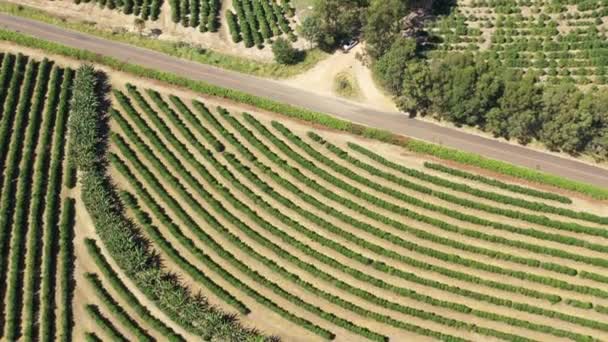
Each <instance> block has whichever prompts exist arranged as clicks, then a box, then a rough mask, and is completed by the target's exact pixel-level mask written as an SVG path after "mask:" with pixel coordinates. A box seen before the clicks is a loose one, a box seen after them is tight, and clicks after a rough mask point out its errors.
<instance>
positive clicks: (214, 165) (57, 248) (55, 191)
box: [0, 53, 608, 341]
mask: <svg viewBox="0 0 608 342" xmlns="http://www.w3.org/2000/svg"><path fill="white" fill-rule="evenodd" d="M0 62H1V64H0V85H2V86H1V87H0V101H1V102H2V106H1V107H0V108H1V110H2V112H0V115H1V116H0V135H1V136H2V141H7V142H8V143H7V144H2V145H0V162H1V163H2V164H1V165H2V175H1V178H0V183H1V185H2V192H1V193H0V201H1V206H0V210H1V212H2V215H1V216H0V224H1V226H0V228H2V229H1V230H0V233H2V235H0V238H1V239H0V241H2V245H0V247H1V248H2V251H3V253H2V254H1V255H2V256H3V258H2V259H1V263H0V271H1V272H2V275H3V279H4V286H3V287H2V293H1V294H2V307H1V308H2V312H1V313H2V317H3V319H2V329H1V330H0V331H2V338H3V339H6V340H15V339H23V340H28V341H29V340H54V339H59V340H63V341H69V340H78V341H80V340H87V341H99V340H112V341H115V340H116V341H132V340H141V341H155V340H156V341H165V340H169V341H190V340H198V339H200V338H201V337H203V338H207V339H211V340H230V341H259V340H261V339H262V340H268V339H269V338H268V337H267V336H278V337H280V338H282V339H283V340H287V341H292V340H294V341H315V340H331V339H335V340H340V341H354V340H373V341H403V340H416V341H419V340H420V341H424V340H429V341H432V340H449V341H477V340H505V341H548V340H549V341H568V340H570V341H593V340H604V339H606V337H607V336H608V323H606V322H607V319H606V317H608V316H607V315H608V287H607V284H608V277H606V275H605V274H606V269H607V268H608V262H607V261H606V260H607V259H606V257H605V256H606V252H607V251H608V233H606V230H605V227H606V225H607V224H608V210H607V209H606V205H605V203H603V202H597V201H595V202H593V201H591V200H589V199H587V198H584V197H582V195H580V194H573V193H566V192H557V191H553V190H551V189H546V188H545V189H539V188H534V187H531V186H530V185H528V184H523V183H520V182H517V181H514V180H513V179H508V178H506V177H504V176H498V175H487V174H486V175H477V174H475V173H473V172H472V171H471V170H467V169H466V168H465V167H462V166H460V165H455V164H449V165H448V164H446V163H445V162H442V161H437V160H429V159H428V158H426V157H422V156H419V155H414V154H404V152H403V151H404V150H401V149H400V148H399V147H396V146H392V145H388V144H384V143H380V142H373V141H369V140H366V139H363V138H360V137H359V138H357V137H353V136H350V135H348V134H345V133H338V132H333V131H328V130H321V129H318V128H315V129H312V128H311V127H310V126H307V125H305V124H303V123H300V122H295V121H291V120H285V119H283V120H282V121H281V122H279V121H277V118H278V116H275V115H273V114H269V113H262V112H258V111H257V110H256V109H255V108H249V111H250V113H242V108H239V107H238V106H237V105H234V104H232V103H229V102H221V101H220V100H218V99H214V98H208V99H203V98H200V97H196V94H191V93H187V92H184V91H182V90H176V89H167V88H164V87H163V86H162V85H160V84H155V85H154V87H155V88H156V89H150V88H149V87H150V86H151V85H150V84H151V83H147V82H145V81H143V80H134V81H133V82H134V83H137V85H134V84H131V83H125V82H126V81H124V76H118V77H114V76H115V75H114V74H112V73H110V74H107V75H105V74H100V73H99V72H98V71H96V70H94V69H93V68H92V67H91V66H82V67H80V68H78V69H77V70H73V69H70V68H66V67H61V66H59V65H56V63H54V62H52V61H49V60H46V59H45V60H41V61H36V60H34V59H32V58H28V57H25V56H23V55H12V54H8V53H5V54H1V60H0ZM104 75H105V76H104ZM107 76H109V77H108V78H106V77H107ZM174 94H175V95H174ZM176 95H179V96H176ZM218 104H219V105H222V106H225V108H224V107H221V106H218ZM75 170H76V171H75ZM30 188H31V189H32V190H29V189H30ZM9 198H15V200H10V199H9ZM22 288H23V291H21V289H22ZM254 328H255V329H259V330H253V329H254Z"/></svg>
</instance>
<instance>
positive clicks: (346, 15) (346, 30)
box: [274, 0, 367, 50]
mask: <svg viewBox="0 0 608 342" xmlns="http://www.w3.org/2000/svg"><path fill="white" fill-rule="evenodd" d="M366 5H367V1H366V0H352V1H342V0H317V1H315V4H314V9H313V11H312V13H310V14H309V15H308V18H311V19H306V21H305V24H304V27H303V34H304V36H305V37H306V38H307V39H309V40H311V41H312V42H313V43H315V44H317V45H318V46H319V47H320V48H321V49H323V50H333V49H334V48H336V47H337V46H338V44H340V42H341V41H342V40H343V39H350V38H354V37H357V36H358V35H359V33H360V31H361V27H362V25H363V24H362V18H363V17H364V16H363V15H362V14H363V13H364V11H365V7H366ZM274 6H275V13H276V12H278V11H281V9H280V7H279V5H278V4H276V3H275V4H274ZM277 16H278V13H277ZM314 27H316V28H314Z"/></svg>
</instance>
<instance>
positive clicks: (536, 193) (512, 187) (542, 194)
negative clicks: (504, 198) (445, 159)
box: [424, 162, 572, 204]
mask: <svg viewBox="0 0 608 342" xmlns="http://www.w3.org/2000/svg"><path fill="white" fill-rule="evenodd" d="M424 166H425V167H427V168H429V169H431V170H435V171H439V172H443V173H446V174H449V175H452V176H456V177H460V178H464V179H468V180H472V181H476V182H480V183H484V184H487V185H491V186H494V187H497V188H500V189H504V190H508V191H511V192H515V193H518V194H523V195H527V196H532V197H538V198H542V199H546V200H552V201H556V202H560V203H565V204H571V203H572V200H571V199H570V198H568V197H565V196H562V195H558V194H554V193H551V192H546V191H540V190H536V189H532V188H528V187H524V186H520V185H517V184H510V183H505V182H503V181H500V180H498V179H493V178H488V177H485V176H482V175H477V174H473V173H470V172H466V171H462V170H458V169H454V168H451V167H447V166H445V165H441V164H436V163H429V162H425V163H424Z"/></svg>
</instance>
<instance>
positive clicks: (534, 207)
mask: <svg viewBox="0 0 608 342" xmlns="http://www.w3.org/2000/svg"><path fill="white" fill-rule="evenodd" d="M349 146H351V148H353V149H357V150H358V151H364V152H365V155H367V156H368V157H370V158H372V159H373V160H375V161H378V162H380V163H381V164H382V165H384V166H387V167H389V168H391V169H394V170H397V171H399V172H401V173H403V174H405V175H408V176H410V177H415V178H418V179H421V180H424V181H426V182H429V183H432V184H435V185H438V186H441V187H445V188H449V189H452V190H456V191H460V192H465V193H468V194H471V195H473V196H476V197H480V198H484V199H487V200H491V201H495V202H498V203H503V204H507V205H511V206H515V207H521V208H524V209H528V210H530V211H534V212H544V213H549V214H556V215H561V216H566V217H570V218H574V219H579V220H585V221H589V222H593V223H597V224H607V223H608V217H601V216H597V215H594V214H591V213H587V212H582V211H574V210H571V209H566V208H559V207H554V206H551V205H548V204H544V203H540V202H531V201H528V200H525V199H521V198H515V197H510V196H506V195H502V194H498V193H494V192H489V191H483V190H479V189H476V188H473V187H471V186H468V185H466V184H461V183H455V182H452V181H449V180H446V179H443V178H440V177H437V176H433V175H430V174H426V173H424V172H421V171H418V170H415V169H411V168H408V167H405V166H402V165H399V164H396V163H393V162H391V161H389V160H387V159H386V158H384V157H382V156H380V155H378V154H377V153H374V152H372V151H369V150H367V149H365V148H363V147H361V146H359V145H356V144H353V143H350V144H349ZM486 207H489V206H483V207H480V208H483V210H487V209H486ZM493 213H499V214H501V215H505V216H509V217H511V218H516V219H522V220H526V221H529V222H532V223H538V224H543V225H547V226H550V227H555V228H558V229H568V228H569V227H570V226H572V227H573V228H571V229H572V231H576V232H583V233H588V234H593V235H598V234H603V235H598V236H603V237H608V232H606V231H605V230H600V229H598V228H587V227H581V226H579V225H575V224H572V223H571V224H560V223H561V222H558V223H554V221H551V220H549V219H547V218H546V217H542V216H535V215H529V214H525V213H521V212H516V211H512V210H506V209H503V210H494V211H493ZM543 222H544V223H543ZM562 226H563V227H562ZM577 228H578V230H576V229H577ZM587 230H588V231H589V232H587ZM598 231H602V232H603V233H601V232H598Z"/></svg>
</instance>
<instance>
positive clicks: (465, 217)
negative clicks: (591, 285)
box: [327, 143, 608, 267]
mask: <svg viewBox="0 0 608 342" xmlns="http://www.w3.org/2000/svg"><path fill="white" fill-rule="evenodd" d="M349 146H350V148H351V149H353V150H355V151H357V152H360V153H362V154H364V155H366V156H368V157H370V158H373V159H374V160H376V161H378V162H380V163H382V164H386V165H392V166H395V164H394V163H392V162H391V161H389V160H387V159H385V158H384V157H382V156H380V155H378V154H376V153H374V152H372V151H370V150H368V149H366V148H364V147H362V146H360V145H356V144H353V143H349ZM327 147H328V149H330V150H331V151H332V152H334V153H335V154H336V155H338V156H339V157H340V158H342V159H344V160H346V161H348V162H349V163H351V164H353V165H355V166H357V167H359V168H361V169H364V170H366V171H367V172H369V173H371V174H374V175H376V176H379V177H381V178H385V179H387V180H389V181H391V182H393V183H396V184H399V185H402V186H404V187H408V188H410V189H414V190H416V191H418V192H422V193H425V194H429V195H433V196H435V197H438V198H441V199H442V200H445V201H448V202H450V203H454V204H457V205H461V206H464V207H467V208H473V209H477V210H482V211H486V212H490V213H493V214H498V215H504V216H508V217H513V218H518V219H523V220H525V221H528V222H531V223H535V224H539V225H544V226H548V227H552V228H556V229H560V230H566V231H571V232H576V233H586V234H590V235H594V236H606V235H608V233H607V231H606V230H605V229H600V228H595V227H585V226H581V225H578V224H576V223H565V222H560V221H553V220H550V219H548V218H546V217H544V216H536V215H530V214H525V213H521V212H517V211H513V210H510V209H503V208H495V207H492V206H489V205H486V204H483V203H477V202H474V201H470V200H467V199H463V198H460V197H458V196H454V195H450V194H448V193H444V192H440V191H435V190H432V189H429V188H427V187H424V186H421V185H418V184H415V183H412V182H409V181H407V180H405V179H402V178H399V177H397V176H395V175H393V174H390V173H387V172H383V171H381V170H379V169H377V168H376V167H374V166H372V165H370V164H367V163H364V162H362V161H360V160H359V159H356V158H354V157H352V156H350V155H348V154H347V153H346V152H345V151H343V150H342V149H340V148H338V147H336V146H334V145H331V144H328V145H327ZM396 167H399V168H400V169H405V168H404V167H402V166H399V165H396ZM343 169H344V168H343ZM408 170H409V169H408ZM414 172H419V171H416V170H414ZM353 175H355V174H354V173H353ZM355 178H357V179H359V181H364V182H366V183H368V184H371V186H372V187H374V188H375V189H376V190H379V191H381V192H384V193H386V194H388V195H390V196H392V197H394V198H398V199H400V200H403V201H405V202H408V203H410V204H413V205H416V206H419V207H423V208H425V209H428V210H432V211H435V212H440V213H442V214H444V215H447V216H449V217H453V218H456V219H458V220H461V221H467V222H470V223H474V224H478V225H482V226H486V227H493V228H495V229H499V230H506V231H509V232H513V233H518V234H522V235H528V236H532V237H535V238H537V239H541V240H550V241H555V242H559V243H562V244H566V245H571V246H578V247H583V248H587V249H590V250H593V251H597V252H603V253H607V252H608V247H607V246H604V245H601V244H597V243H592V242H588V241H586V240H581V239H578V238H575V237H570V236H565V235H560V234H555V233H546V232H543V231H540V230H537V229H534V228H526V229H524V228H519V227H515V226H512V225H509V224H504V223H500V222H494V221H490V220H487V219H484V218H480V217H478V216H475V215H469V214H465V213H462V212H460V211H456V210H450V209H447V208H444V207H441V206H438V205H433V204H430V203H428V202H425V201H422V200H419V199H417V198H415V197H413V196H408V195H406V194H404V193H402V192H399V191H396V190H393V189H390V188H387V187H383V186H380V185H378V184H375V183H373V182H370V181H367V180H365V178H363V177H360V176H356V175H355ZM520 245H521V246H524V245H525V244H521V243H520ZM524 248H527V247H524ZM530 248H536V249H539V247H532V246H530ZM540 249H541V250H542V251H541V253H548V254H551V255H554V256H559V257H562V258H566V259H572V260H576V261H581V262H584V263H588V264H592V265H596V266H600V267H608V261H607V260H605V259H603V258H593V257H584V256H581V255H579V254H573V253H569V252H566V251H562V250H556V249H551V248H544V247H540Z"/></svg>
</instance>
